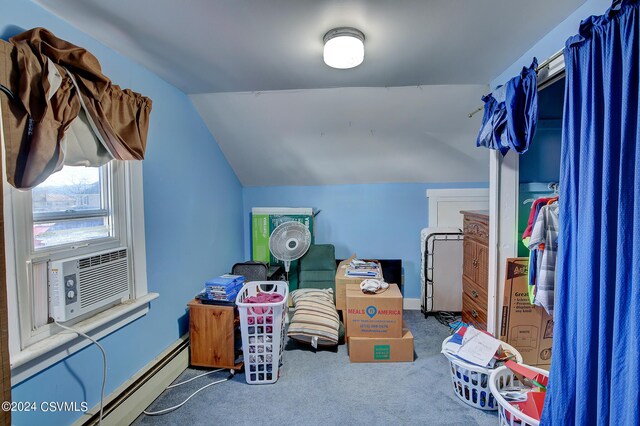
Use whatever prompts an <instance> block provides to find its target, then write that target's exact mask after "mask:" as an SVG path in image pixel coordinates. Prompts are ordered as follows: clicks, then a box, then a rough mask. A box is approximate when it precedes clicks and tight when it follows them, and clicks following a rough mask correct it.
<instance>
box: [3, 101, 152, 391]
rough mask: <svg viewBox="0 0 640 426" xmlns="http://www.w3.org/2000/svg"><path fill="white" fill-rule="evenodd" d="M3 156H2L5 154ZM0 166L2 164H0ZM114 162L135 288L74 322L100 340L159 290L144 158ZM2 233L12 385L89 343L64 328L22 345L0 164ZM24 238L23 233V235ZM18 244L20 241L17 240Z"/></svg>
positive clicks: (10, 219) (10, 201)
mask: <svg viewBox="0 0 640 426" xmlns="http://www.w3.org/2000/svg"><path fill="white" fill-rule="evenodd" d="M0 139H1V143H2V150H3V151H4V130H3V128H2V114H1V111H0ZM3 158H6V156H3ZM0 166H3V165H0ZM118 166H121V167H124V189H125V197H124V199H125V206H124V208H125V214H126V217H128V218H129V220H128V221H127V226H126V233H127V238H126V240H128V241H129V248H130V250H129V256H131V262H132V266H133V279H134V288H133V295H134V297H135V298H132V300H130V301H128V302H126V303H123V304H120V305H116V306H114V307H112V308H109V309H107V310H105V311H102V312H100V313H99V314H97V315H94V316H92V317H91V318H87V319H85V320H83V321H81V322H78V323H76V324H74V325H73V326H74V328H77V329H78V330H80V331H82V332H84V333H86V334H88V335H89V336H91V337H93V338H96V339H100V338H102V337H104V336H106V335H108V334H109V333H111V332H113V331H115V330H117V329H119V328H121V327H124V326H125V325H127V324H129V323H131V322H132V321H134V320H136V319H138V318H140V317H141V316H143V315H145V314H146V313H147V312H148V311H149V303H150V302H151V301H152V300H154V299H155V298H157V297H158V296H159V295H158V293H148V291H147V265H146V246H145V234H144V194H143V187H142V186H143V185H142V182H143V178H142V162H140V161H127V162H122V163H121V164H119V165H118ZM2 184H3V188H4V191H3V201H4V224H5V227H4V232H5V253H6V257H5V260H6V269H7V310H8V317H9V318H8V320H9V321H8V325H9V354H10V364H11V383H12V386H15V385H16V384H18V383H20V382H22V381H23V380H26V379H27V378H29V377H31V376H33V375H34V374H36V373H38V372H40V371H42V370H44V369H46V368H47V367H50V366H51V365H53V364H55V363H57V362H59V361H60V360H62V359H64V358H66V357H68V356H70V355H72V354H73V353H75V352H77V351H79V350H80V349H82V348H84V347H86V346H88V345H89V344H91V342H88V341H87V340H86V339H84V338H82V337H78V336H77V335H76V334H74V333H69V332H62V330H59V331H58V332H57V333H56V334H53V335H51V336H49V337H46V338H44V339H42V340H40V341H38V342H37V343H34V344H31V345H29V346H27V347H24V348H23V347H22V346H23V345H22V341H21V339H22V337H21V336H22V333H21V329H20V327H21V325H20V315H19V311H18V306H19V290H18V279H17V276H18V275H17V270H16V269H17V267H18V266H17V264H16V255H15V250H16V241H15V239H16V238H20V236H17V235H16V234H15V227H14V198H15V197H14V194H15V193H17V192H18V190H16V189H15V188H13V187H11V185H9V183H8V182H7V180H6V176H5V172H4V167H2ZM21 237H22V238H23V239H24V236H21ZM18 246H20V244H18Z"/></svg>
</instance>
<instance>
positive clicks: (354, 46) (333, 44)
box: [323, 27, 364, 69]
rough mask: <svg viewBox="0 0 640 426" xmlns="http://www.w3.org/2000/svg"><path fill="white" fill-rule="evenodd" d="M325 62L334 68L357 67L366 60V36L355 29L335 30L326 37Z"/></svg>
mask: <svg viewBox="0 0 640 426" xmlns="http://www.w3.org/2000/svg"><path fill="white" fill-rule="evenodd" d="M323 56H324V62H325V64H327V65H329V66H330V67H333V68H339V69H348V68H353V67H357V66H358V65H360V64H361V63H362V61H363V60H364V34H362V31H359V30H356V29H355V28H349V27H343V28H334V29H332V30H331V31H329V32H328V33H326V34H325V35H324V55H323Z"/></svg>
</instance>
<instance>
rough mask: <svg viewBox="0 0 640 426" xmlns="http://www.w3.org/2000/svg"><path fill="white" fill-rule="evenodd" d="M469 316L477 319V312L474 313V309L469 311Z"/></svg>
mask: <svg viewBox="0 0 640 426" xmlns="http://www.w3.org/2000/svg"><path fill="white" fill-rule="evenodd" d="M471 316H472V317H474V318H478V311H476V310H475V309H472V310H471Z"/></svg>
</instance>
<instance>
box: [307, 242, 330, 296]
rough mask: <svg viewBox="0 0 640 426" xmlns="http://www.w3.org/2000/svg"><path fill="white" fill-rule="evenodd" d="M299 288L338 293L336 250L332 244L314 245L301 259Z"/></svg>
mask: <svg viewBox="0 0 640 426" xmlns="http://www.w3.org/2000/svg"><path fill="white" fill-rule="evenodd" d="M299 262H300V266H299V273H298V288H330V289H332V290H333V292H334V294H335V291H336V249H335V247H334V246H333V245H332V244H315V245H314V244H312V245H311V247H309V250H308V251H307V253H306V254H305V255H304V256H302V258H301V259H300V261H299Z"/></svg>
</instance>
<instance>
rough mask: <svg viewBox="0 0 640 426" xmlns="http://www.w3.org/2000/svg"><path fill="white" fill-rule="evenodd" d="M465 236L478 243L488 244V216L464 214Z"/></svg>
mask: <svg viewBox="0 0 640 426" xmlns="http://www.w3.org/2000/svg"><path fill="white" fill-rule="evenodd" d="M463 231H464V237H465V238H471V239H473V240H476V241H478V242H480V243H483V244H486V245H488V244H489V216H484V215H477V214H465V215H464V221H463Z"/></svg>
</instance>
